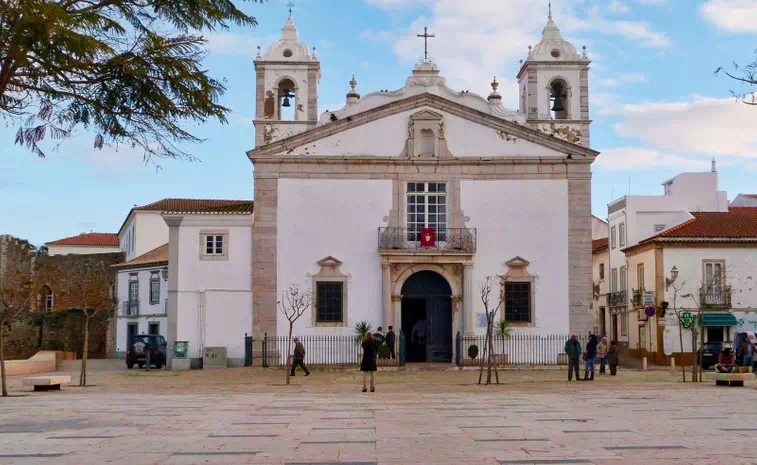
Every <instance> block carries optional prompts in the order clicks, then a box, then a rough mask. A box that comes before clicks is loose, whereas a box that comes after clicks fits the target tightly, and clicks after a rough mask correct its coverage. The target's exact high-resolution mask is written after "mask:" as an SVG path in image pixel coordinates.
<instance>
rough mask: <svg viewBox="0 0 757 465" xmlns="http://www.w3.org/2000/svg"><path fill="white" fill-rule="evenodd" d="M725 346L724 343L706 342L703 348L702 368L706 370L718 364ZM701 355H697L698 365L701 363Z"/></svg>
mask: <svg viewBox="0 0 757 465" xmlns="http://www.w3.org/2000/svg"><path fill="white" fill-rule="evenodd" d="M723 348H724V344H723V343H722V342H705V343H704V347H702V357H701V360H702V362H701V363H702V368H704V369H705V370H706V369H708V368H710V367H712V366H714V365H715V364H716V363H718V356H719V355H720V352H722V351H723ZM699 355H700V354H699V353H697V364H699V363H700V357H699Z"/></svg>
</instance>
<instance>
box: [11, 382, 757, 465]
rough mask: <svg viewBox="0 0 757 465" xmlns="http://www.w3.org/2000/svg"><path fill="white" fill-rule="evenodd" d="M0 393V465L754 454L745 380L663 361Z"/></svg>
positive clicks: (751, 459) (728, 461)
mask: <svg viewBox="0 0 757 465" xmlns="http://www.w3.org/2000/svg"><path fill="white" fill-rule="evenodd" d="M96 375H97V376H96V377H95V383H96V384H97V385H96V386H94V387H91V388H86V389H81V388H73V387H72V388H68V389H64V390H63V391H60V392H54V393H30V392H23V393H20V392H19V393H18V394H19V396H18V397H11V398H9V399H6V400H3V402H2V403H0V418H2V424H0V463H1V464H34V465H37V464H82V463H87V464H90V463H91V464H105V463H108V464H124V465H126V464H129V465H131V464H161V465H163V464H165V465H169V464H174V465H188V464H269V465H284V464H292V465H293V464H311V465H315V464H318V465H320V464H330V465H338V464H342V465H346V464H353V465H354V464H366V465H367V464H379V465H384V464H386V465H400V464H402V465H410V464H450V465H451V464H492V465H497V464H597V465H600V464H601V465H625V464H653V465H663V464H671V465H673V464H675V465H686V464H702V465H704V464H711V465H715V464H722V465H735V464H753V463H756V462H757V445H755V441H754V435H755V432H756V431H757V427H756V426H755V425H754V422H753V420H752V413H751V412H750V411H748V410H745V409H742V408H740V407H743V406H748V405H753V404H754V402H755V401H757V392H756V391H755V389H754V387H755V386H754V385H753V384H750V385H749V386H748V387H747V388H741V389H737V388H726V389H722V388H715V386H714V385H712V384H707V385H706V386H696V387H694V386H693V385H691V384H681V383H680V381H679V379H680V378H679V377H680V373H678V372H676V373H675V374H671V373H670V371H668V370H655V371H648V372H642V371H624V372H621V373H619V376H618V378H616V379H613V380H610V379H609V377H604V378H600V379H599V380H597V381H595V382H594V383H576V382H574V383H570V384H566V381H565V371H564V370H540V371H529V370H523V371H507V372H503V373H501V375H500V376H501V379H502V381H503V382H504V384H502V385H499V386H496V385H493V386H476V385H475V380H476V377H477V375H478V373H477V372H471V371H465V372H449V371H438V372H434V371H409V372H379V374H378V383H377V384H378V391H377V392H376V393H374V394H362V393H360V392H359V390H358V388H359V382H360V381H359V376H358V373H357V372H320V371H316V372H314V373H313V375H311V376H309V377H307V378H304V377H296V378H294V380H296V381H294V382H293V384H292V385H291V386H288V387H285V386H283V373H282V372H281V371H278V370H275V371H274V370H262V369H255V368H240V369H229V370H225V371H222V370H210V371H208V370H205V371H193V372H182V373H167V372H151V373H144V372H131V373H126V372H124V371H118V372H105V373H101V372H96Z"/></svg>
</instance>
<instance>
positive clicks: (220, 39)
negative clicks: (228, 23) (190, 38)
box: [204, 32, 279, 57]
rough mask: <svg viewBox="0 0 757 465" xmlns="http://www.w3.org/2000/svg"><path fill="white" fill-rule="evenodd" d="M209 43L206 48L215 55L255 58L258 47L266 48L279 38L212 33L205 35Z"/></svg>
mask: <svg viewBox="0 0 757 465" xmlns="http://www.w3.org/2000/svg"><path fill="white" fill-rule="evenodd" d="M204 36H205V39H206V40H207V41H208V43H207V44H206V45H205V47H206V48H207V49H208V50H209V51H210V53H211V54H214V55H233V56H247V57H254V56H255V55H257V53H258V45H260V46H262V47H263V51H262V53H265V50H266V47H267V46H268V45H269V44H271V43H273V42H275V41H277V40H279V37H278V36H266V37H262V38H261V37H258V36H254V35H249V34H239V33H236V32H211V33H209V34H204Z"/></svg>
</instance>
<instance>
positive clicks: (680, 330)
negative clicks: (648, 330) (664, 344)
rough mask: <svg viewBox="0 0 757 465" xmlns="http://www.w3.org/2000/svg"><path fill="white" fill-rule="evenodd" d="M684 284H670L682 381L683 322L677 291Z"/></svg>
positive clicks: (684, 376) (683, 375)
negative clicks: (679, 343) (679, 342)
mask: <svg viewBox="0 0 757 465" xmlns="http://www.w3.org/2000/svg"><path fill="white" fill-rule="evenodd" d="M685 285H686V281H683V282H681V283H680V284H679V285H678V286H676V285H675V284H671V285H670V287H672V288H673V313H675V314H676V317H677V318H678V337H679V338H680V341H681V376H682V377H683V382H684V383H685V382H686V367H684V365H683V323H681V315H683V313H685V312H683V311H682V309H679V308H678V305H677V304H678V302H677V301H678V293H679V292H680V291H681V289H683V287H684V286H685Z"/></svg>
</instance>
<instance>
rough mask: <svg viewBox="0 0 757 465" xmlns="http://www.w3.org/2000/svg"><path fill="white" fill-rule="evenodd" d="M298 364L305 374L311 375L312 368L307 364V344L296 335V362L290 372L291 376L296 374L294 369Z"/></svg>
mask: <svg viewBox="0 0 757 465" xmlns="http://www.w3.org/2000/svg"><path fill="white" fill-rule="evenodd" d="M298 365H299V366H300V368H302V371H304V372H305V376H310V370H308V367H306V366H305V346H304V345H302V342H300V338H298V337H296V338H294V362H293V363H292V372H291V373H289V376H294V370H295V369H296V368H297V366H298Z"/></svg>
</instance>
